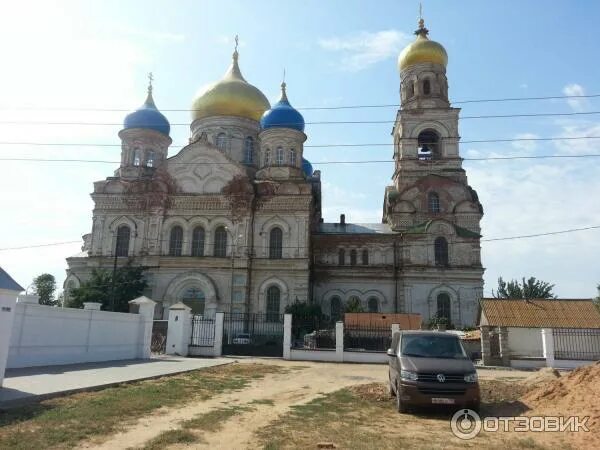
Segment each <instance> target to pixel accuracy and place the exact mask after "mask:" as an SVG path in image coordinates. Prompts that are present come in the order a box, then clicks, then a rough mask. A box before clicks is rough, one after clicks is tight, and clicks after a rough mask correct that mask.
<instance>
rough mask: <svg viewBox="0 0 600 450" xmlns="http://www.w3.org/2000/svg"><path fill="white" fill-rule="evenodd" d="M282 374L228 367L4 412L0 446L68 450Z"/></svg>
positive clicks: (250, 366) (265, 368)
mask: <svg viewBox="0 0 600 450" xmlns="http://www.w3.org/2000/svg"><path fill="white" fill-rule="evenodd" d="M282 371H283V368H281V367H278V366H271V365H266V364H229V365H226V366H217V367H211V368H208V369H202V370H196V371H193V372H187V373H184V374H179V375H173V376H166V377H163V378H160V379H156V380H147V381H140V382H135V383H131V384H123V385H120V386H116V387H111V388H107V389H104V390H102V391H97V392H86V393H78V394H73V395H69V396H66V397H62V398H56V399H51V400H46V401H43V402H41V403H38V404H35V405H29V406H24V407H19V408H13V409H9V410H5V411H0V448H7V447H8V448H11V449H26V448H27V449H30V448H44V449H47V448H70V447H73V446H74V445H76V444H78V443H79V442H81V441H83V440H85V439H89V438H100V437H106V436H109V435H111V434H114V433H115V432H117V431H120V430H122V429H124V428H125V426H126V425H127V424H130V423H132V422H134V421H135V420H137V419H138V418H140V417H142V416H144V415H146V414H149V413H151V412H152V411H155V410H157V409H158V408H161V407H169V406H175V405H177V406H179V405H184V404H187V403H190V402H192V401H201V400H205V399H208V398H210V397H213V396H215V395H218V394H220V393H223V392H228V391H232V390H239V389H243V388H244V387H246V386H247V385H248V384H249V383H250V382H251V381H252V380H253V379H256V378H261V377H264V376H265V375H267V374H271V373H277V372H282Z"/></svg>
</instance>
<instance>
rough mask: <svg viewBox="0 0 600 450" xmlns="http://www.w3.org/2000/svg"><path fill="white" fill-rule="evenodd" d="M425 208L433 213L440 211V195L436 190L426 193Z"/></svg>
mask: <svg viewBox="0 0 600 450" xmlns="http://www.w3.org/2000/svg"><path fill="white" fill-rule="evenodd" d="M427 209H428V210H429V212H430V213H434V214H436V213H439V212H440V196H439V195H438V193H437V192H430V193H429V194H427Z"/></svg>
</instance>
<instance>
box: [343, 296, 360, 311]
mask: <svg viewBox="0 0 600 450" xmlns="http://www.w3.org/2000/svg"><path fill="white" fill-rule="evenodd" d="M344 312H347V313H361V312H365V310H364V308H363V307H362V305H361V304H360V300H359V299H358V298H356V297H351V298H350V300H348V303H346V307H345V308H344Z"/></svg>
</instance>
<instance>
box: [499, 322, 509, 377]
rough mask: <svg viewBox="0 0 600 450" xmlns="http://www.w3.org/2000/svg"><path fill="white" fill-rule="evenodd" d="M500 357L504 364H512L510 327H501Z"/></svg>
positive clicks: (507, 365)
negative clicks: (509, 339) (509, 338)
mask: <svg viewBox="0 0 600 450" xmlns="http://www.w3.org/2000/svg"><path fill="white" fill-rule="evenodd" d="M500 359H501V360H502V365H503V366H506V367H509V366H510V348H509V346H508V328H506V327H500Z"/></svg>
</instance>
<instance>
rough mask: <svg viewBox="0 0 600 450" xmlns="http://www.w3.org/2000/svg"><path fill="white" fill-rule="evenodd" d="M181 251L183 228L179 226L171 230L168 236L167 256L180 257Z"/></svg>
mask: <svg viewBox="0 0 600 450" xmlns="http://www.w3.org/2000/svg"><path fill="white" fill-rule="evenodd" d="M182 249H183V228H181V227H180V226H179V225H176V226H174V227H173V228H171V235H170V236H169V256H181V251H182Z"/></svg>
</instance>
